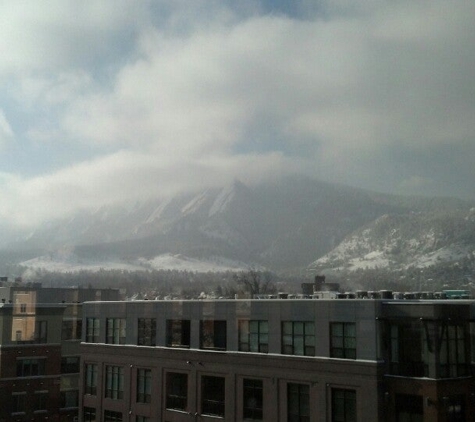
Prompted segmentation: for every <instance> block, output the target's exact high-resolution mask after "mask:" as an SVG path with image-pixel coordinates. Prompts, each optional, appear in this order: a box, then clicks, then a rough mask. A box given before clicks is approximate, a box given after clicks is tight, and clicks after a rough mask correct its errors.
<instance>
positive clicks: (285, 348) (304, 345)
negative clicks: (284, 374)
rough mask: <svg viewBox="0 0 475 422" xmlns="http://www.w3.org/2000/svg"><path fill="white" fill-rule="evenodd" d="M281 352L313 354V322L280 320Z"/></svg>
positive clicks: (287, 353)
mask: <svg viewBox="0 0 475 422" xmlns="http://www.w3.org/2000/svg"><path fill="white" fill-rule="evenodd" d="M282 353H283V354H286V355H302V356H303V355H305V356H315V324H314V323H313V322H302V321H284V322H282Z"/></svg>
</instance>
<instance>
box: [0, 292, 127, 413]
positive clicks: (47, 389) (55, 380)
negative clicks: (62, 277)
mask: <svg viewBox="0 0 475 422" xmlns="http://www.w3.org/2000/svg"><path fill="white" fill-rule="evenodd" d="M95 298H99V299H102V300H108V299H114V300H118V299H119V292H118V290H111V289H105V290H101V289H75V288H71V289H69V288H45V289H43V288H42V287H41V286H40V285H34V286H31V285H28V286H21V285H20V286H14V287H13V286H12V287H1V288H0V421H4V422H6V421H61V422H66V421H77V420H78V419H79V417H78V402H79V372H80V371H79V369H80V356H79V344H80V340H81V335H82V304H81V302H82V301H83V300H84V299H87V300H94V299H95Z"/></svg>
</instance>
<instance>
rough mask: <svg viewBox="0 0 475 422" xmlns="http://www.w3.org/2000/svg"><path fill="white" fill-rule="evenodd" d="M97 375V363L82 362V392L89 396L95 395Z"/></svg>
mask: <svg viewBox="0 0 475 422" xmlns="http://www.w3.org/2000/svg"><path fill="white" fill-rule="evenodd" d="M97 377H98V365H97V363H85V364H84V392H85V394H89V395H91V396H96V395H97Z"/></svg>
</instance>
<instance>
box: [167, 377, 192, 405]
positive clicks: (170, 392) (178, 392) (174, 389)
mask: <svg viewBox="0 0 475 422" xmlns="http://www.w3.org/2000/svg"><path fill="white" fill-rule="evenodd" d="M187 397H188V375H187V374H180V373H176V372H168V373H167V397H166V401H167V402H166V407H167V409H175V410H186V408H187Z"/></svg>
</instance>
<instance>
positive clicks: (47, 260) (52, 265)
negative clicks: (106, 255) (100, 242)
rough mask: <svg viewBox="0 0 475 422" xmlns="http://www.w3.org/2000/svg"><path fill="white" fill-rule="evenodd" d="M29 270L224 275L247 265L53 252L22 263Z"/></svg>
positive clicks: (178, 257)
mask: <svg viewBox="0 0 475 422" xmlns="http://www.w3.org/2000/svg"><path fill="white" fill-rule="evenodd" d="M21 265H22V266H24V267H26V268H27V269H28V270H29V271H37V270H41V271H48V272H59V273H68V272H78V271H92V272H97V271H101V270H112V269H114V270H125V271H145V270H181V271H192V272H202V273H205V272H224V271H246V270H249V266H248V265H247V264H245V263H243V262H238V261H233V260H231V259H227V258H222V257H210V258H209V259H205V260H199V259H196V258H189V257H186V256H183V255H171V254H163V255H159V256H156V257H154V258H152V259H144V258H139V259H134V260H129V261H126V260H99V261H94V260H84V259H81V258H79V257H77V256H76V255H75V254H74V253H70V254H64V253H55V254H50V255H44V256H40V257H37V258H33V259H29V260H27V261H24V262H22V263H21Z"/></svg>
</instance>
